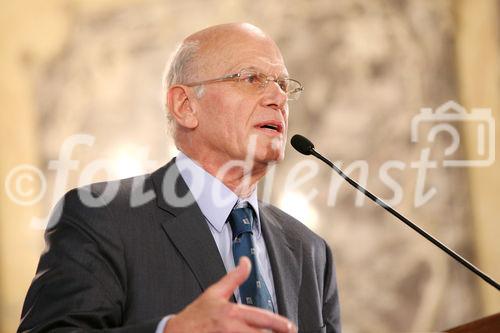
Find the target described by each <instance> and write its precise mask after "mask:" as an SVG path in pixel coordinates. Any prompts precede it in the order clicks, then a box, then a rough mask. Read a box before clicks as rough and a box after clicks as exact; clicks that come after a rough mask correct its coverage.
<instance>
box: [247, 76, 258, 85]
mask: <svg viewBox="0 0 500 333" xmlns="http://www.w3.org/2000/svg"><path fill="white" fill-rule="evenodd" d="M245 81H246V82H248V83H256V82H258V81H259V77H258V76H257V74H247V75H246V77H245Z"/></svg>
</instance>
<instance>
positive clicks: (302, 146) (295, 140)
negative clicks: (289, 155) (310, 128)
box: [290, 134, 314, 155]
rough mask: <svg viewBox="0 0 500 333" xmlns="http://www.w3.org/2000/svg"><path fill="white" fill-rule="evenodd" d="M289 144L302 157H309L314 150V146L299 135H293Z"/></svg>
mask: <svg viewBox="0 0 500 333" xmlns="http://www.w3.org/2000/svg"><path fill="white" fill-rule="evenodd" d="M290 143H291V144H292V147H293V148H295V150H297V151H298V152H299V153H301V154H304V155H311V154H312V152H313V150H314V144H313V143H312V142H311V141H309V139H308V138H306V137H304V136H302V135H300V134H295V135H294V136H293V137H292V139H291V140H290Z"/></svg>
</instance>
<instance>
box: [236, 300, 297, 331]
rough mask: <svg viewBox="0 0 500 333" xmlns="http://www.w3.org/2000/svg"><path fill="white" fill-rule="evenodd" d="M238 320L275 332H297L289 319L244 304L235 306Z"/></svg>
mask: <svg viewBox="0 0 500 333" xmlns="http://www.w3.org/2000/svg"><path fill="white" fill-rule="evenodd" d="M235 306H236V307H238V310H237V311H235V316H236V318H238V319H240V320H242V321H244V322H245V323H246V324H248V325H249V326H251V327H255V328H259V329H269V330H272V331H273V332H279V333H292V332H297V328H296V327H295V325H294V324H293V323H292V322H291V321H290V320H288V319H287V318H285V317H283V316H280V315H277V314H275V313H272V312H270V311H267V310H264V309H260V308H256V307H254V306H248V305H243V304H238V305H235Z"/></svg>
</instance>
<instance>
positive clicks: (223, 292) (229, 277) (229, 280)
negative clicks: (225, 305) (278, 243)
mask: <svg viewBox="0 0 500 333" xmlns="http://www.w3.org/2000/svg"><path fill="white" fill-rule="evenodd" d="M251 269H252V263H251V262H250V259H248V258H247V257H241V258H240V261H239V263H238V266H236V268H235V269H233V270H232V271H230V272H229V273H227V274H226V275H225V276H224V277H223V278H222V279H220V280H219V281H218V282H216V283H215V284H213V285H212V286H211V287H210V288H208V289H207V292H210V293H213V294H214V295H216V296H220V297H222V298H224V299H228V298H229V297H230V296H231V295H233V293H234V291H235V290H236V288H238V287H239V286H240V285H241V284H242V283H243V282H245V281H246V279H247V278H248V275H250V270H251Z"/></svg>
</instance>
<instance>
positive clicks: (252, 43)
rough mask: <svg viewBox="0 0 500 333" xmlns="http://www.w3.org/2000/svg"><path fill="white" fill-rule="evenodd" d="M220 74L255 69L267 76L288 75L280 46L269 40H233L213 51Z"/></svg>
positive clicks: (249, 38)
mask: <svg viewBox="0 0 500 333" xmlns="http://www.w3.org/2000/svg"><path fill="white" fill-rule="evenodd" d="M213 53H214V55H213V57H211V58H212V59H213V60H214V63H213V64H214V68H216V70H217V71H218V72H219V74H224V73H229V72H233V71H238V70H240V69H242V68H249V67H253V68H255V69H257V70H260V71H262V72H264V73H266V74H277V75H288V72H287V69H286V66H285V63H284V60H283V57H282V55H281V52H280V50H279V48H278V46H277V45H276V44H275V43H274V42H273V41H272V40H271V39H269V38H261V37H259V38H251V37H247V38H239V39H236V38H231V39H227V40H226V41H225V43H224V44H223V45H222V46H220V47H216V48H214V49H213Z"/></svg>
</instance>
